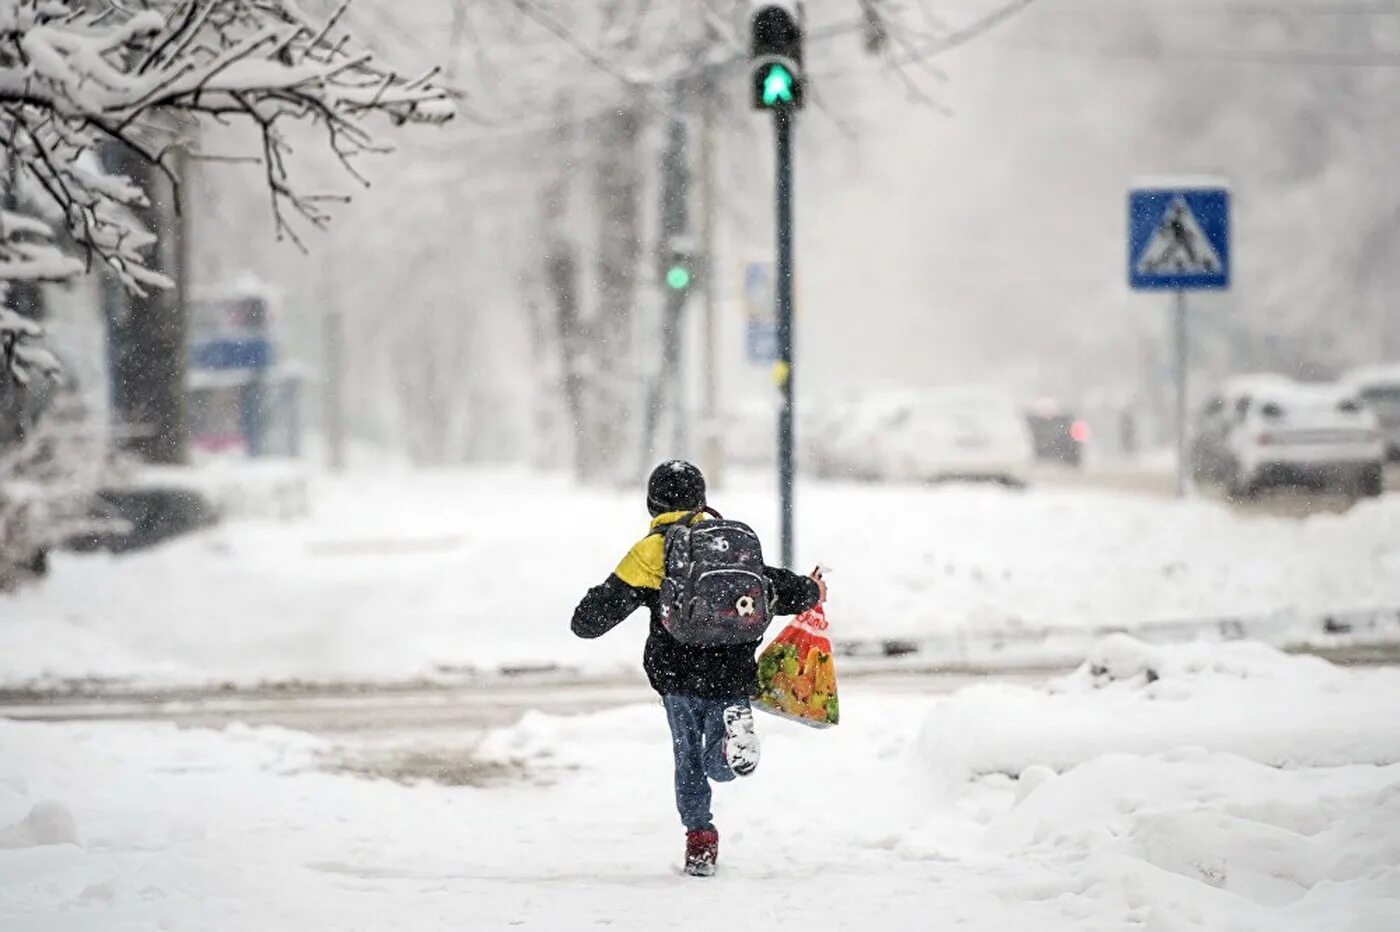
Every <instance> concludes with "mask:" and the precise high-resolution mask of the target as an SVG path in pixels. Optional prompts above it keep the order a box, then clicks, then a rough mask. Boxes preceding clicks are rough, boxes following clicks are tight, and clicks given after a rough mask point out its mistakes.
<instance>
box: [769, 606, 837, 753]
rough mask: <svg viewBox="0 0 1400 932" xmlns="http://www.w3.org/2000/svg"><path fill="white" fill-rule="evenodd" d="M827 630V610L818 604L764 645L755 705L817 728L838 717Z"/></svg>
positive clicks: (833, 670) (832, 722) (832, 659)
mask: <svg viewBox="0 0 1400 932" xmlns="http://www.w3.org/2000/svg"><path fill="white" fill-rule="evenodd" d="M826 629H827V620H826V610H825V609H824V608H823V606H821V605H817V606H816V607H815V608H810V609H808V610H807V611H805V612H803V613H802V614H801V615H798V616H797V617H796V618H794V619H793V620H792V623H791V624H789V625H788V626H787V627H786V628H784V629H783V630H782V631H781V632H780V633H779V634H778V636H777V637H776V638H774V639H773V641H772V643H770V644H769V645H768V646H767V647H765V648H764V649H763V653H761V654H759V655H758V692H757V693H756V695H755V696H754V700H753V706H754V708H756V709H761V710H763V711H764V712H768V713H770V714H773V715H779V716H782V717H783V718H790V719H792V720H793V721H797V722H801V723H802V724H804V725H811V726H812V727H813V728H827V727H829V726H831V725H835V724H836V723H837V722H838V721H840V718H841V708H840V705H839V703H838V702H837V699H836V660H835V658H833V657H832V655H831V639H830V638H829V637H827V634H826Z"/></svg>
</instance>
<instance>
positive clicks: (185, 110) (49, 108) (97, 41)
mask: <svg viewBox="0 0 1400 932" xmlns="http://www.w3.org/2000/svg"><path fill="white" fill-rule="evenodd" d="M344 10H345V7H344V6H341V7H340V8H339V9H338V10H337V11H336V12H335V13H334V15H332V16H330V17H329V19H327V20H325V21H315V20H313V19H312V18H310V17H309V16H308V15H307V14H306V13H304V12H303V11H302V10H301V9H300V8H299V7H298V5H297V4H296V2H295V0H130V2H117V0H0V142H3V143H4V146H5V148H6V150H7V152H8V153H10V154H11V160H12V162H11V164H12V165H13V166H15V170H14V171H10V172H7V173H6V175H5V178H4V182H3V183H4V190H3V192H0V193H3V194H4V196H5V203H6V205H7V206H8V207H9V208H10V209H11V213H8V214H6V215H5V222H4V229H3V231H0V281H5V280H16V279H33V278H45V279H47V278H61V277H63V276H64V275H71V274H73V272H74V271H75V269H74V267H73V265H72V264H71V263H68V262H65V261H63V260H62V259H61V258H60V257H59V256H58V255H56V253H55V249H54V247H53V246H52V245H49V241H48V238H47V228H46V225H43V224H41V223H40V222H39V221H37V220H34V219H32V218H23V217H22V216H21V215H19V214H18V213H15V212H14V203H15V201H14V196H15V193H16V190H17V189H18V188H19V187H21V186H24V187H26V189H29V188H32V189H33V192H32V193H33V197H31V198H30V200H37V201H41V202H46V203H44V207H46V208H48V207H51V208H52V209H53V211H54V217H55V220H56V222H57V223H59V224H61V225H62V226H63V227H65V228H66V230H67V233H68V235H69V236H70V237H71V239H72V241H73V243H74V244H75V245H76V247H77V249H78V250H79V251H80V252H81V253H82V254H83V255H84V258H85V259H86V260H87V261H88V262H89V263H91V262H92V261H94V260H96V261H97V262H99V263H101V264H102V265H105V266H106V267H107V268H108V269H110V270H111V272H112V273H113V274H114V275H115V276H116V277H117V279H118V280H120V281H121V283H122V284H123V285H124V286H125V287H127V288H130V289H132V290H135V291H145V290H147V289H149V288H151V287H161V286H163V285H165V284H167V282H166V280H165V278H164V276H162V275H160V274H159V273H157V272H155V271H153V270H152V269H151V268H150V267H149V265H148V263H147V262H146V259H145V250H146V248H147V247H148V246H149V245H150V244H151V243H152V242H153V237H152V235H151V233H150V232H149V231H147V230H145V229H142V228H141V226H140V224H139V223H138V222H137V221H136V220H135V218H134V216H133V214H132V209H133V208H136V207H140V206H142V205H144V203H145V194H144V193H143V192H142V191H141V190H140V189H139V188H138V187H137V186H136V185H134V184H132V183H131V182H130V181H129V180H128V179H126V178H124V177H121V176H119V175H113V174H110V173H108V172H107V171H106V170H105V169H104V167H103V158H102V148H103V147H104V146H106V145H119V146H124V147H127V148H128V149H130V150H132V151H134V152H136V153H137V154H138V155H139V156H140V157H141V158H143V159H145V160H146V161H148V162H150V163H152V164H154V165H158V166H160V167H161V168H162V169H163V170H165V171H166V172H167V174H170V176H171V179H172V181H175V180H176V179H175V178H174V175H173V172H170V170H169V167H168V162H167V159H166V156H167V154H168V153H169V152H170V151H171V149H172V148H173V147H175V146H178V145H184V144H187V137H188V134H187V132H186V131H187V130H188V129H189V128H190V127H191V126H192V125H193V124H194V123H196V122H197V121H198V120H200V119H214V120H218V121H220V122H225V123H228V122H244V123H246V124H249V125H251V126H252V127H254V128H255V129H256V131H257V133H258V135H259V137H260V143H261V146H260V158H261V161H262V165H263V169H264V171H265V173H266V183H267V189H268V196H269V199H270V201H271V204H272V208H273V213H274V216H275V217H276V222H277V232H278V235H279V237H280V236H283V235H285V236H289V237H291V238H292V239H297V238H298V237H297V233H296V231H295V230H294V228H293V223H294V222H295V218H299V219H300V220H302V221H303V222H306V223H309V224H311V225H313V226H320V225H322V224H324V223H325V222H326V220H327V219H328V216H327V213H326V209H325V203H326V201H327V200H328V199H329V198H328V197H327V196H326V195H322V194H318V193H314V192H309V191H305V190H302V189H301V188H299V187H298V185H297V184H296V183H295V182H294V180H293V178H292V175H291V172H290V169H289V166H288V160H289V157H290V155H291V148H290V146H289V144H288V142H287V139H286V136H285V135H284V132H283V130H284V127H285V126H286V125H287V124H313V125H315V126H317V127H319V128H320V129H321V130H322V131H323V132H324V134H325V140H326V143H327V145H328V146H329V148H330V149H331V151H332V152H334V154H335V155H336V156H337V157H338V158H339V160H340V162H341V163H342V164H343V165H344V166H345V168H346V170H347V171H349V172H350V173H351V174H352V175H353V176H354V177H356V178H357V179H361V176H360V175H359V173H358V172H357V170H356V168H355V165H354V160H355V159H356V157H357V156H359V155H362V154H364V153H367V152H371V151H378V150H379V148H380V147H379V146H378V144H377V143H376V141H375V138H374V136H373V134H372V132H371V131H370V129H369V128H368V127H367V125H366V123H365V118H366V117H369V116H371V115H374V114H379V115H383V116H386V117H388V118H389V119H390V120H391V121H392V122H394V123H396V124H398V123H405V122H442V121H444V120H447V119H449V118H450V117H451V116H452V114H453V112H454V108H453V104H452V102H451V99H450V94H449V93H448V91H447V90H446V89H444V88H443V87H441V86H439V85H438V84H437V83H435V78H436V69H433V70H429V71H426V72H425V73H422V74H419V75H416V76H407V77H406V76H403V75H400V74H399V73H397V72H395V71H394V70H392V69H391V68H389V67H387V66H386V65H383V64H381V63H380V62H379V61H378V59H377V58H376V56H375V55H373V54H372V53H370V52H368V51H364V50H361V49H360V48H359V47H357V45H356V44H355V43H354V41H353V40H352V38H351V37H350V36H349V35H348V34H346V33H345V31H344V30H343V29H341V28H339V27H338V24H339V22H340V20H341V16H342V14H343V13H344ZM361 180H362V179H361ZM298 241H299V240H298ZM0 328H3V329H0V335H3V336H4V339H5V340H6V345H7V346H17V345H19V342H20V340H22V339H23V337H22V336H20V335H19V334H20V331H19V330H18V329H16V327H15V325H14V322H13V321H10V320H8V319H7V322H6V323H3V324H0Z"/></svg>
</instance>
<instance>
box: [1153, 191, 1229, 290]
mask: <svg viewBox="0 0 1400 932" xmlns="http://www.w3.org/2000/svg"><path fill="white" fill-rule="evenodd" d="M1128 284H1129V285H1130V286H1131V287H1132V288H1133V289H1134V290H1139V291H1141V290H1161V289H1174V290H1180V291H1196V290H1207V289H1212V290H1219V289H1224V288H1229V287H1230V191H1229V189H1228V188H1226V187H1224V186H1220V185H1216V186H1196V185H1177V186H1165V185H1164V186H1160V187H1141V188H1134V189H1133V190H1131V191H1130V192H1129V193H1128Z"/></svg>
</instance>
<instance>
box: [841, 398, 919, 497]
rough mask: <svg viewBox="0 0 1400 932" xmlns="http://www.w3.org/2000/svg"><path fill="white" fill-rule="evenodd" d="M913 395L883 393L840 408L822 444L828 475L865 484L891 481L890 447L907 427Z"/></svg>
mask: <svg viewBox="0 0 1400 932" xmlns="http://www.w3.org/2000/svg"><path fill="white" fill-rule="evenodd" d="M912 400H913V399H912V396H911V395H909V394H908V393H906V392H900V391H885V392H876V393H873V394H870V395H866V396H863V397H861V398H859V399H857V400H854V401H852V402H851V403H849V404H847V405H843V406H841V409H840V412H839V420H838V421H837V422H835V423H832V424H831V425H829V426H828V428H827V430H828V437H827V439H826V441H825V443H824V449H825V456H824V459H825V460H826V462H827V468H828V470H829V471H830V473H829V474H832V475H837V476H845V477H849V478H852V479H861V480H865V481H867V482H873V481H878V480H881V479H888V478H890V475H889V470H888V463H889V449H888V447H889V445H890V444H891V443H892V442H893V441H894V439H895V438H897V437H898V436H899V435H900V434H901V432H902V431H903V430H904V429H905V427H906V425H907V424H908V421H909V417H910V413H911V410H912Z"/></svg>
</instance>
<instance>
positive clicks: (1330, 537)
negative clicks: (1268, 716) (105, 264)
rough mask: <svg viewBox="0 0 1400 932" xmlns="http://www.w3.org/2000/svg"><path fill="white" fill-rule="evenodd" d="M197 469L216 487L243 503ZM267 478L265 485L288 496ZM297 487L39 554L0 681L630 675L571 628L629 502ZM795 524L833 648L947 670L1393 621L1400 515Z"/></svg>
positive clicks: (1110, 502) (734, 485)
mask: <svg viewBox="0 0 1400 932" xmlns="http://www.w3.org/2000/svg"><path fill="white" fill-rule="evenodd" d="M230 472H231V471H230ZM214 473H215V475H214V477H213V478H212V479H210V480H208V481H207V482H206V485H208V486H209V487H211V488H212V487H214V486H220V487H222V486H223V484H225V483H229V484H231V485H237V483H236V482H235V481H234V477H233V476H232V475H231V474H228V473H225V472H222V471H218V470H215V471H214ZM260 475H261V474H260ZM280 476H281V474H280V473H278V472H276V471H273V472H271V473H270V474H268V475H267V476H265V477H263V478H266V479H267V480H268V481H269V482H272V487H274V488H282V486H283V484H282V483H281V479H280V478H279V477H280ZM285 478H286V479H287V483H286V484H285V485H286V488H287V489H290V490H295V489H296V488H297V487H298V486H297V482H296V481H295V479H296V477H295V476H287V477H285ZM247 485H248V487H250V488H252V487H258V486H259V481H255V480H254V479H251V478H250V479H249V480H248V483H247ZM309 488H310V511H311V514H310V516H309V517H307V518H305V519H295V520H286V521H278V520H245V521H232V522H229V523H227V524H225V525H223V526H221V527H217V528H213V529H210V530H208V531H205V532H201V533H199V534H196V535H192V536H190V537H187V538H183V539H180V540H176V541H172V542H170V543H168V544H166V545H163V546H161V547H158V548H156V549H153V550H150V551H145V552H139V553H132V554H127V555H124V556H122V557H111V556H107V555H102V554H94V555H71V554H57V555H55V557H54V559H53V565H52V571H51V574H50V576H49V577H48V578H47V579H45V580H42V581H40V582H38V583H36V584H34V585H32V586H29V587H27V588H26V589H25V590H24V591H22V592H20V593H19V594H18V595H17V596H15V597H13V598H0V682H4V683H8V684H26V683H35V682H42V681H46V680H56V679H73V678H84V677H110V678H129V679H136V680H139V681H142V682H150V681H152V680H166V681H170V680H174V681H179V682H181V683H190V682H196V683H202V682H210V681H214V682H220V681H225V680H227V681H237V682H248V681H254V682H256V681H261V680H278V679H315V680H326V679H374V680H382V679H410V678H416V677H451V676H456V675H461V674H469V673H473V672H488V673H489V672H494V671H497V670H500V669H502V668H511V669H514V668H529V669H537V668H540V667H551V666H552V667H563V668H570V669H577V670H580V671H585V672H587V673H590V674H620V673H626V674H628V675H632V676H636V675H637V672H638V669H639V666H640V656H641V645H642V641H643V639H644V638H645V635H646V623H645V620H644V619H643V618H642V616H641V615H638V616H637V617H635V618H633V619H632V620H631V621H629V622H628V623H626V624H624V625H622V626H620V627H619V628H617V629H615V630H614V631H613V632H610V633H609V634H608V635H607V636H606V637H603V638H600V639H598V640H596V641H587V642H585V641H581V640H578V639H576V638H574V637H572V636H571V635H570V633H569V617H570V615H571V613H572V612H573V608H574V606H575V605H576V604H577V602H578V600H579V598H580V597H581V596H582V595H583V593H584V592H585V591H586V589H587V588H588V587H589V586H592V585H596V584H597V583H598V582H600V581H601V580H602V579H603V578H604V577H605V576H606V575H607V573H608V572H609V571H611V570H612V569H613V567H614V566H615V565H616V563H617V561H618V559H620V558H621V556H622V554H623V553H624V552H625V551H626V549H627V548H628V547H629V546H630V545H631V544H632V543H633V542H634V541H635V540H636V539H637V538H638V537H640V536H641V535H642V534H643V533H644V532H645V530H646V526H647V515H646V511H645V509H644V506H643V495H642V493H641V491H640V490H637V489H630V490H621V491H610V490H603V489H580V488H579V487H577V486H576V485H574V484H573V483H572V482H570V481H568V480H566V479H564V478H563V477H558V476H554V477H550V476H543V477H542V476H539V475H535V474H530V473H527V472H523V471H522V472H516V471H499V472H441V473H432V472H429V473H410V472H403V473H394V472H378V473H364V474H356V475H352V476H349V477H346V478H343V479H330V478H326V477H315V478H313V480H312V482H311V484H310V487H309ZM295 498H296V496H295V495H292V499H293V500H294V499H295ZM713 498H714V501H715V504H716V506H717V507H718V508H719V509H720V510H721V511H722V512H723V513H724V514H726V516H733V517H736V518H740V519H742V520H745V521H747V522H749V523H751V524H753V525H754V527H755V529H756V530H757V531H758V533H759V534H760V536H761V537H762V538H763V540H764V541H765V542H766V543H767V544H768V545H769V548H770V549H772V548H774V547H775V546H776V544H775V542H776V540H777V528H776V517H777V509H776V507H775V505H774V501H773V495H772V489H771V483H770V482H768V481H767V478H766V477H748V478H745V477H742V476H734V477H732V481H731V482H730V484H729V487H728V488H726V489H724V490H722V491H718V492H716V493H715V495H714V496H713ZM276 500H277V501H280V499H276ZM799 502H800V505H801V512H800V514H799V516H798V528H799V538H798V540H799V553H798V561H799V562H798V565H799V566H802V567H809V566H812V565H814V564H816V563H818V562H821V563H824V564H826V565H829V566H831V567H834V572H833V575H832V577H831V603H830V618H831V621H832V631H831V633H832V637H833V639H834V640H836V641H837V642H845V641H864V642H872V641H874V642H878V641H879V640H880V639H886V638H901V639H914V640H917V641H919V642H920V643H925V642H931V643H933V644H934V645H935V646H938V645H941V649H944V650H945V653H943V654H937V653H936V652H935V656H939V657H941V658H943V659H952V660H957V659H968V658H972V657H979V656H981V655H982V654H986V653H987V652H988V651H991V650H992V649H993V648H994V647H995V646H996V645H999V644H1002V643H1014V644H1017V645H1021V646H1022V647H1023V648H1024V653H1025V657H1024V658H1022V659H1026V660H1029V661H1035V660H1037V659H1041V660H1044V659H1045V657H1046V656H1047V655H1048V652H1049V651H1051V650H1054V651H1057V652H1062V651H1063V650H1064V649H1066V648H1065V646H1064V644H1058V645H1056V644H1052V642H1051V641H1050V640H1047V635H1046V632H1049V633H1051V634H1053V633H1056V632H1059V633H1060V634H1061V636H1062V637H1063V638H1064V639H1065V643H1068V644H1070V646H1071V647H1073V649H1074V650H1075V651H1077V652H1078V653H1076V654H1074V655H1073V656H1082V651H1083V649H1084V645H1085V644H1087V643H1091V642H1092V640H1093V639H1095V638H1097V637H1098V636H1100V634H1101V633H1102V632H1103V630H1104V629H1115V628H1121V629H1129V630H1140V631H1144V632H1147V631H1149V629H1150V631H1151V632H1152V636H1153V637H1154V639H1167V638H1168V637H1171V638H1176V639H1181V638H1183V637H1192V636H1194V630H1186V631H1180V630H1174V629H1173V630H1170V631H1168V630H1164V629H1163V628H1162V627H1161V625H1160V623H1161V622H1162V621H1163V620H1167V621H1173V620H1180V619H1205V620H1207V621H1213V620H1216V619H1219V618H1221V617H1255V616H1265V617H1271V618H1273V617H1276V618H1277V619H1279V624H1280V625H1281V626H1282V627H1281V628H1280V631H1279V632H1272V631H1270V632H1255V631H1254V630H1252V629H1250V630H1249V631H1248V633H1249V634H1250V636H1258V637H1266V636H1272V634H1273V633H1278V634H1279V636H1280V638H1281V641H1280V642H1282V641H1285V640H1287V637H1285V635H1289V633H1290V632H1291V631H1292V627H1291V626H1293V625H1294V624H1295V619H1296V618H1298V617H1304V616H1306V615H1307V613H1309V612H1328V613H1333V612H1344V611H1347V610H1358V611H1359V610H1367V609H1371V610H1375V609H1381V608H1389V609H1390V611H1391V612H1393V611H1394V610H1395V609H1396V608H1400V570H1398V569H1397V568H1400V496H1390V497H1388V498H1385V499H1381V500H1377V501H1371V502H1366V503H1363V504H1360V505H1358V506H1357V507H1355V508H1353V509H1351V510H1350V511H1348V512H1347V513H1345V514H1342V515H1317V516H1314V517H1312V518H1309V519H1307V520H1303V521H1296V520H1284V519H1270V518H1259V517H1247V516H1241V515H1237V514H1234V513H1232V512H1231V511H1229V510H1228V509H1226V508H1224V507H1221V506H1218V505H1215V504H1210V503H1204V502H1186V503H1179V502H1175V501H1171V500H1158V499H1151V498H1140V497H1133V496H1127V495H1119V494H1111V493H1102V492H1086V491H1069V490H1043V489H1030V490H1027V491H1025V492H1016V491H1007V490H999V489H988V488H974V487H956V486H953V487H946V488H938V489H922V488H912V487H904V488H894V487H890V488H879V487H866V486H858V485H849V484H842V483H831V484H822V483H808V484H804V485H803V489H802V492H801V495H800V498H799ZM248 507H249V508H252V505H249V506H248ZM288 507H291V506H288ZM299 508H300V506H299V505H296V506H295V507H291V510H294V511H295V510H299ZM270 510H271V511H272V512H274V513H285V512H286V510H287V509H284V508H283V507H281V506H280V505H279V506H277V507H274V508H272V509H270ZM769 556H770V559H771V558H773V554H772V553H770V554H769ZM1392 627H1394V626H1393V625H1392ZM1316 628H1317V622H1316V619H1315V618H1314V619H1313V630H1316ZM1396 630H1397V631H1400V629H1396ZM1302 636H1304V635H1303V634H1300V635H1299V637H1300V638H1301V637H1302ZM989 645H990V646H989ZM930 649H931V650H932V648H930ZM979 651H980V652H981V654H979ZM1001 657H1004V654H995V653H993V654H991V655H990V656H989V657H988V658H987V659H990V660H993V661H995V660H997V659H999V658H1001ZM1054 659H1056V660H1059V659H1060V658H1059V655H1058V653H1057V654H1056V655H1055V657H1054Z"/></svg>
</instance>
